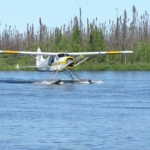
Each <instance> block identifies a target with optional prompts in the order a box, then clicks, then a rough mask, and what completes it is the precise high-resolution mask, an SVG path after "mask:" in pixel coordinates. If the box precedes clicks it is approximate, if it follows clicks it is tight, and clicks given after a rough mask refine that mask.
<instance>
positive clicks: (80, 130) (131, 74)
mask: <svg viewBox="0 0 150 150" xmlns="http://www.w3.org/2000/svg"><path fill="white" fill-rule="evenodd" d="M78 74H79V76H81V77H82V78H88V79H91V80H93V81H96V82H98V83H100V84H73V83H64V84H62V85H49V84H47V83H46V82H45V77H46V76H47V75H48V74H47V73H41V72H40V73H39V72H0V104H1V105H0V122H1V124H0V141H1V144H0V149H5V150H10V149H11V150H16V149H18V150H19V149H36V150H37V149H45V150H47V149H60V150H61V149H71V150H72V149H98V150H99V149H114V150H116V149H125V150H126V149H131V150H132V149H146V150H147V149H149V148H150V147H149V145H150V142H149V137H150V133H149V130H150V117H149V116H150V99H149V97H150V92H149V91H150V86H149V85H150V80H149V76H150V72H149V71H145V72H144V71H142V72H140V71H104V72H88V71H80V72H78ZM59 78H60V79H62V78H65V77H64V76H60V77H59ZM44 82H45V83H46V84H45V83H44ZM102 82H103V84H101V83H102ZM35 83H36V84H35ZM37 83H39V84H37Z"/></svg>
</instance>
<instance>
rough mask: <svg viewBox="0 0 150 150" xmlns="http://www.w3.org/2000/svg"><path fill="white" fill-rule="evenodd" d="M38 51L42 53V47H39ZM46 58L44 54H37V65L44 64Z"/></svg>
mask: <svg viewBox="0 0 150 150" xmlns="http://www.w3.org/2000/svg"><path fill="white" fill-rule="evenodd" d="M37 52H38V53H41V49H40V48H39V47H38V49H37ZM44 60H45V59H44V58H43V56H42V55H37V56H36V66H37V67H38V66H41V65H43V64H42V62H44Z"/></svg>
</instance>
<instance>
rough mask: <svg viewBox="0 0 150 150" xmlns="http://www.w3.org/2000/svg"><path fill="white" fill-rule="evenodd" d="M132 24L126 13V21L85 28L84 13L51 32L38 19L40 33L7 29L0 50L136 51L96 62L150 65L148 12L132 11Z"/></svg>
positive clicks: (30, 29) (120, 19) (31, 28)
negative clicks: (140, 13)
mask: <svg viewBox="0 0 150 150" xmlns="http://www.w3.org/2000/svg"><path fill="white" fill-rule="evenodd" d="M131 10H132V20H131V21H129V19H128V16H127V12H126V10H124V14H123V15H122V16H123V17H121V16H120V17H119V16H118V17H116V20H115V21H112V20H109V23H108V24H107V23H106V22H105V23H98V19H97V18H95V19H93V21H92V22H90V21H89V19H88V18H87V23H86V25H83V21H82V11H81V8H79V17H77V16H75V17H74V19H73V20H70V23H69V25H65V24H64V25H63V26H61V27H55V28H49V27H48V26H47V25H45V24H43V22H42V19H41V18H39V30H38V31H35V29H34V25H33V24H32V25H31V26H30V25H29V24H27V28H26V31H24V33H20V32H19V31H18V30H17V29H16V28H13V29H12V27H11V25H10V26H8V25H6V28H5V30H4V31H2V32H1V34H0V49H12V50H14V49H15V50H23V51H24V50H33V51H36V49H37V47H40V48H41V49H42V51H48V52H71V51H74V52H78V51H105V50H133V51H134V54H131V55H125V56H100V58H98V59H97V60H96V61H100V62H102V63H110V64H116V63H137V62H142V63H148V62H150V24H149V19H150V18H149V14H148V13H147V11H145V13H144V14H143V15H141V16H138V12H137V10H136V7H135V6H133V7H132V9H131Z"/></svg>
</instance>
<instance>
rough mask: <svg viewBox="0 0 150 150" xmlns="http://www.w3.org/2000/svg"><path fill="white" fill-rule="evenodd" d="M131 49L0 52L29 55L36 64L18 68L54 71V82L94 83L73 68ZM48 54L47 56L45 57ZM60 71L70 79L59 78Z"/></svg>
mask: <svg viewBox="0 0 150 150" xmlns="http://www.w3.org/2000/svg"><path fill="white" fill-rule="evenodd" d="M131 53H133V51H131V50H123V51H118V50H117V51H97V52H70V53H68V52H65V53H64V52H61V53H55V52H42V51H41V49H40V48H39V47H38V49H37V51H36V52H33V51H17V50H0V54H12V55H29V56H31V57H33V58H34V59H35V61H36V65H35V66H19V65H18V64H17V66H16V67H15V68H16V69H17V70H20V69H21V68H35V69H36V70H37V71H48V72H54V75H53V77H52V78H51V79H49V81H50V82H51V83H52V84H61V83H63V82H78V83H92V80H91V79H81V78H80V77H79V76H78V75H77V73H75V72H74V71H73V68H74V67H76V66H78V65H80V64H81V63H83V62H85V61H87V60H89V59H90V58H93V57H95V56H97V55H114V54H131ZM45 56H47V58H45ZM59 72H64V73H65V74H66V75H67V76H68V78H69V79H67V80H62V79H57V78H56V76H57V74H58V73H59Z"/></svg>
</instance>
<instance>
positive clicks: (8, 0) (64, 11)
mask: <svg viewBox="0 0 150 150" xmlns="http://www.w3.org/2000/svg"><path fill="white" fill-rule="evenodd" d="M149 3H150V2H149V0H125V1H121V0H0V23H1V25H0V31H3V30H4V29H8V28H9V26H10V25H11V27H12V28H14V27H15V26H16V29H17V30H18V31H19V32H24V31H26V28H27V23H28V24H29V25H30V26H31V25H32V24H33V25H34V28H35V30H36V31H37V30H38V29H39V18H41V19H42V23H43V24H45V25H46V26H47V27H49V28H55V27H61V26H63V25H64V24H65V25H69V23H70V21H71V20H73V19H74V16H77V17H79V8H81V10H82V21H83V26H84V27H86V22H87V18H88V19H89V21H90V22H92V21H93V20H95V19H96V18H97V23H104V22H106V23H109V20H113V21H116V18H117V14H118V16H123V14H124V10H126V11H127V16H128V18H129V19H132V7H133V5H134V6H135V7H136V9H137V12H138V14H139V16H141V15H143V14H144V13H145V11H147V12H148V14H150V5H149ZM6 24H7V27H6Z"/></svg>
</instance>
